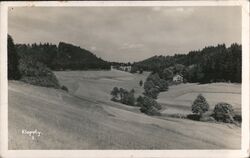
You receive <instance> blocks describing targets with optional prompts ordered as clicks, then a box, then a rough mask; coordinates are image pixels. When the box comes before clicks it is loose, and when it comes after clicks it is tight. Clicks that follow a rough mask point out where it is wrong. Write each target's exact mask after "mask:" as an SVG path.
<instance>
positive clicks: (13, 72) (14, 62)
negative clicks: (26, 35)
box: [8, 35, 21, 80]
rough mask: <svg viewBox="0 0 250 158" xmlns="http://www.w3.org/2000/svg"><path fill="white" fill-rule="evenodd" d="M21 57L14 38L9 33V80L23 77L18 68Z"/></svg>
mask: <svg viewBox="0 0 250 158" xmlns="http://www.w3.org/2000/svg"><path fill="white" fill-rule="evenodd" d="M18 60H19V57H18V55H17V53H16V48H15V45H14V42H13V39H12V37H11V36H10V35H8V79H9V80H12V79H14V80H18V79H20V77H21V74H20V72H19V69H18V65H19V61H18Z"/></svg>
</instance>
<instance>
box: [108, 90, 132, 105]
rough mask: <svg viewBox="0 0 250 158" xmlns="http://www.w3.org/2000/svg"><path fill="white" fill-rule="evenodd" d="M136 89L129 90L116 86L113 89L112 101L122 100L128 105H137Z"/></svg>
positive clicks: (121, 101)
mask: <svg viewBox="0 0 250 158" xmlns="http://www.w3.org/2000/svg"><path fill="white" fill-rule="evenodd" d="M134 93H135V90H134V89H131V90H130V91H129V92H128V91H127V90H126V89H123V88H120V89H119V88H117V87H114V88H113V90H112V91H111V93H110V94H111V95H112V99H111V100H112V101H116V102H120V103H122V104H126V105H131V106H134V105H135V96H134Z"/></svg>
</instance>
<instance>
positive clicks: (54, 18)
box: [8, 6, 241, 62]
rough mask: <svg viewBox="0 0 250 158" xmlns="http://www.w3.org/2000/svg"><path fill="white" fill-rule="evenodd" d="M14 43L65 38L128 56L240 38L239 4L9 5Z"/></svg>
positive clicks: (111, 55)
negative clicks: (217, 5)
mask: <svg viewBox="0 0 250 158" xmlns="http://www.w3.org/2000/svg"><path fill="white" fill-rule="evenodd" d="M8 33H9V34H10V35H11V36H12V38H13V39H14V42H15V43H26V44H27V43H35V42H36V43H40V42H41V43H45V42H49V43H53V44H56V45H58V43H59V42H60V41H62V42H67V43H71V44H74V45H77V46H80V47H81V48H84V49H87V50H90V51H91V52H93V53H94V54H96V55H97V56H98V57H101V58H102V59H104V60H107V61H117V62H134V61H140V60H143V59H146V58H149V57H151V56H154V55H174V54H179V53H182V54H186V53H188V52H189V51H191V50H198V49H202V48H204V47H205V46H211V45H217V44H222V43H225V44H226V45H227V46H230V45H231V44H232V43H235V42H237V43H241V9H240V7H229V6H228V7H223V6H219V7H158V6H155V7H14V8H9V12H8Z"/></svg>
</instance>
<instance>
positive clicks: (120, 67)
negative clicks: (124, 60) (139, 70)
mask: <svg viewBox="0 0 250 158" xmlns="http://www.w3.org/2000/svg"><path fill="white" fill-rule="evenodd" d="M131 68H132V67H131V66H112V65H111V70H113V69H117V70H121V71H128V72H130V71H131Z"/></svg>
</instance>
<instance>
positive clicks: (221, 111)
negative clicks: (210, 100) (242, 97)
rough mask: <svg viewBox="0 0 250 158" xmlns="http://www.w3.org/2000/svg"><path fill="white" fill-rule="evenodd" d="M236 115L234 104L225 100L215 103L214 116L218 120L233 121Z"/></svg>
mask: <svg viewBox="0 0 250 158" xmlns="http://www.w3.org/2000/svg"><path fill="white" fill-rule="evenodd" d="M234 117H235V114H234V110H233V107H232V105H230V104H228V103H224V102H222V103H218V104H216V105H215V107H214V118H215V119H216V120H217V121H221V122H226V123H233V122H234Z"/></svg>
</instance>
